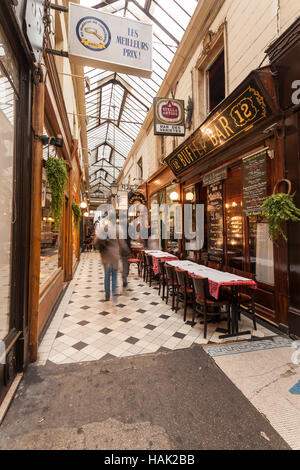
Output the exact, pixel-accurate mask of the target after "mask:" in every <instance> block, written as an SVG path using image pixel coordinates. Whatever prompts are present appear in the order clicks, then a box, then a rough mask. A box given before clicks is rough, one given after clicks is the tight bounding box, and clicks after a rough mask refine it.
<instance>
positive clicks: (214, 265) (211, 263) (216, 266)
mask: <svg viewBox="0 0 300 470" xmlns="http://www.w3.org/2000/svg"><path fill="white" fill-rule="evenodd" d="M207 266H208V267H209V268H212V269H218V270H220V269H221V263H216V262H214V261H208V263H207Z"/></svg>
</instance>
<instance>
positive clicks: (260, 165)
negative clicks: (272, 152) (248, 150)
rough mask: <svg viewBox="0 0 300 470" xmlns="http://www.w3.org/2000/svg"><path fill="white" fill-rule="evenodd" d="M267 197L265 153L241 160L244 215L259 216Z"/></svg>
mask: <svg viewBox="0 0 300 470" xmlns="http://www.w3.org/2000/svg"><path fill="white" fill-rule="evenodd" d="M266 197H267V157H266V151H263V152H260V153H257V154H255V155H252V156H251V157H248V158H245V159H244V160H243V207H244V212H245V213H246V215H255V214H259V213H260V212H261V211H262V204H263V202H264V200H265V198H266Z"/></svg>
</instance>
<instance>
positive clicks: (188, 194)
mask: <svg viewBox="0 0 300 470" xmlns="http://www.w3.org/2000/svg"><path fill="white" fill-rule="evenodd" d="M185 199H186V200H187V201H193V200H194V194H193V193H192V192H191V191H190V192H189V193H186V195H185Z"/></svg>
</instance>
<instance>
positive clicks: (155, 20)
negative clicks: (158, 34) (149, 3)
mask: <svg viewBox="0 0 300 470" xmlns="http://www.w3.org/2000/svg"><path fill="white" fill-rule="evenodd" d="M131 1H132V3H133V4H134V5H135V6H136V7H137V8H139V9H140V10H141V11H142V12H143V13H145V15H147V16H148V18H150V20H151V21H153V23H155V24H156V25H157V26H158V27H159V28H160V29H162V30H163V32H164V33H165V34H166V35H167V36H169V38H171V39H172V41H174V42H175V44H177V45H179V41H178V39H176V38H175V37H174V36H173V34H171V33H170V31H168V30H167V28H165V27H164V26H163V25H162V24H161V23H160V22H159V21H157V19H156V18H154V16H152V15H151V13H149V12H147V11H145V9H144V8H142V7H141V5H139V3H138V2H136V0H131Z"/></svg>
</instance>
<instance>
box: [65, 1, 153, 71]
mask: <svg viewBox="0 0 300 470" xmlns="http://www.w3.org/2000/svg"><path fill="white" fill-rule="evenodd" d="M69 57H70V60H71V61H73V62H76V63H79V64H81V65H86V66H90V67H96V68H101V69H104V70H111V71H113V72H120V73H127V74H130V75H137V76H140V77H146V78H150V77H151V74H152V25H150V24H145V23H141V22H139V21H135V20H129V19H128V18H123V17H120V16H116V15H112V14H109V13H102V12H99V11H98V10H96V9H94V8H86V7H84V6H82V5H79V4H75V3H69Z"/></svg>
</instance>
